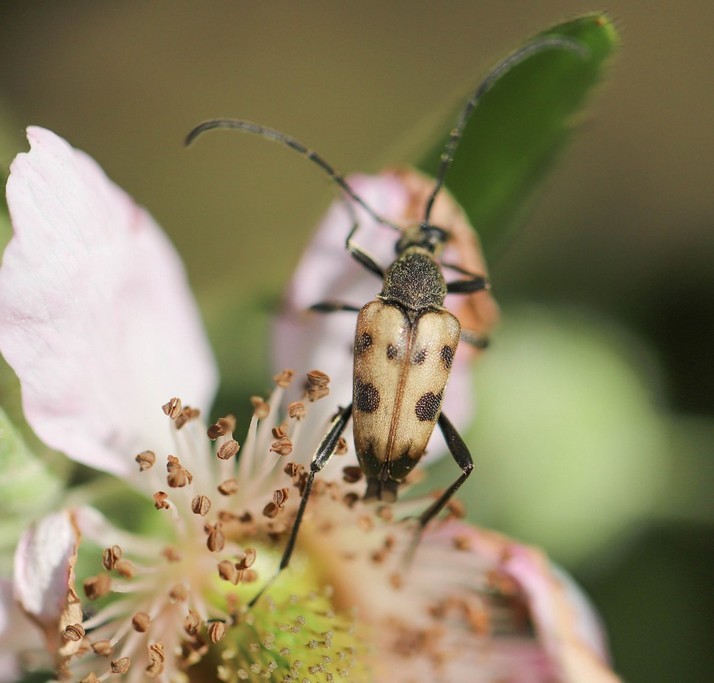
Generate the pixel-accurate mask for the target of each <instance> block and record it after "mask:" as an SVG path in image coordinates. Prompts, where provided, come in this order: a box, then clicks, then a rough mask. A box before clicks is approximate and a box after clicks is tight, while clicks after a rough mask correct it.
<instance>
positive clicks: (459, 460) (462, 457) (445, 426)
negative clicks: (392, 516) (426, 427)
mask: <svg viewBox="0 0 714 683" xmlns="http://www.w3.org/2000/svg"><path fill="white" fill-rule="evenodd" d="M439 427H440V428H441V433H442V434H443V435H444V439H446V445H447V446H448V447H449V452H450V453H451V455H452V457H453V458H454V460H455V461H456V464H457V465H458V466H459V467H460V468H461V474H460V475H459V477H458V479H457V480H456V481H455V482H454V483H453V484H451V486H449V488H448V489H446V491H444V492H443V493H442V494H441V495H440V496H439V497H438V498H437V499H436V501H434V503H433V504H432V505H430V506H429V507H428V508H427V509H426V510H425V511H424V512H422V514H421V515H420V517H419V526H420V527H421V528H422V529H423V528H424V527H425V526H426V525H427V524H428V523H429V522H431V520H432V519H434V517H436V515H438V514H439V513H440V512H441V510H442V509H443V508H444V506H445V505H446V504H447V503H448V502H449V500H450V499H451V497H452V496H453V495H454V494H455V493H456V492H457V491H458V490H459V487H460V486H461V484H463V483H464V482H465V481H466V480H467V479H468V477H469V475H470V474H471V472H472V471H473V468H474V461H473V458H472V457H471V453H470V452H469V449H468V447H467V446H466V444H465V443H464V440H463V439H462V438H461V435H460V434H459V433H458V432H457V431H456V428H455V427H454V425H452V424H451V422H450V421H449V420H448V419H447V417H446V415H444V413H441V415H439Z"/></svg>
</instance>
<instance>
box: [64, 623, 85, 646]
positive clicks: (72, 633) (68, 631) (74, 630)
mask: <svg viewBox="0 0 714 683" xmlns="http://www.w3.org/2000/svg"><path fill="white" fill-rule="evenodd" d="M62 637H63V638H64V639H65V640H67V641H71V642H73V643H78V642H79V641H80V640H82V638H84V628H83V627H82V624H70V625H69V626H66V627H65V629H64V631H63V632H62Z"/></svg>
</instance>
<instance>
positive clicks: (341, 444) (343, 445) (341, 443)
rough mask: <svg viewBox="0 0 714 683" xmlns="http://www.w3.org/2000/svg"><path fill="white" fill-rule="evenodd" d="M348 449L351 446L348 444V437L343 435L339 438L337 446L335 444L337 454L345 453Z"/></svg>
mask: <svg viewBox="0 0 714 683" xmlns="http://www.w3.org/2000/svg"><path fill="white" fill-rule="evenodd" d="M348 450H349V447H348V446H347V439H345V437H344V436H341V437H340V438H339V439H338V440H337V446H335V455H345V453H347V451H348Z"/></svg>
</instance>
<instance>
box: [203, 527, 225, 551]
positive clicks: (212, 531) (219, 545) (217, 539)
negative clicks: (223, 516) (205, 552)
mask: <svg viewBox="0 0 714 683" xmlns="http://www.w3.org/2000/svg"><path fill="white" fill-rule="evenodd" d="M206 532H207V534H208V538H207V539H206V547H207V548H208V549H209V550H210V551H211V552H212V553H217V552H220V551H221V550H223V548H224V546H225V545H226V537H225V536H224V535H223V531H221V528H220V526H219V525H218V524H216V525H210V524H209V525H208V526H207V528H206Z"/></svg>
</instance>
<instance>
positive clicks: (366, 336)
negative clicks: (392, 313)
mask: <svg viewBox="0 0 714 683" xmlns="http://www.w3.org/2000/svg"><path fill="white" fill-rule="evenodd" d="M370 346H372V335H371V334H370V333H369V332H362V334H360V335H358V336H357V339H355V354H356V355H358V356H361V355H362V354H363V353H364V352H365V351H366V350H367V349H368V348H369V347H370Z"/></svg>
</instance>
